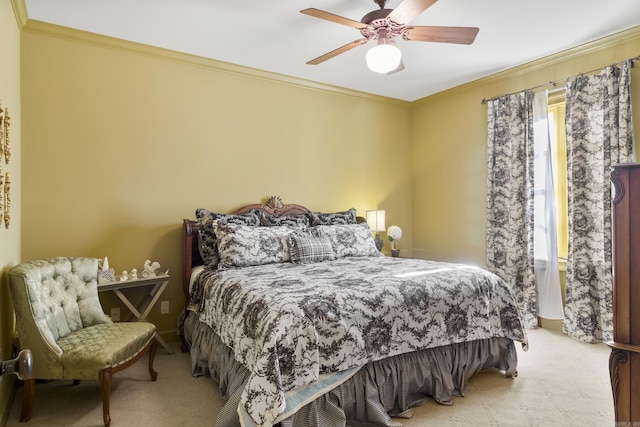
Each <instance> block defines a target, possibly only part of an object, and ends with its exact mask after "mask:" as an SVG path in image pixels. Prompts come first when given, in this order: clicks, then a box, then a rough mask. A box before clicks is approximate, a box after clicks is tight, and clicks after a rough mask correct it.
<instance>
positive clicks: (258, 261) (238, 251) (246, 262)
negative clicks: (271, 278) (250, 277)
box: [213, 220, 304, 270]
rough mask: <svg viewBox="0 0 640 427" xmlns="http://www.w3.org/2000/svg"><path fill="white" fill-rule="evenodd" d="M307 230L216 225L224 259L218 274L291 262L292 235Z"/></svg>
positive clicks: (219, 246) (219, 245) (224, 221)
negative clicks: (221, 271)
mask: <svg viewBox="0 0 640 427" xmlns="http://www.w3.org/2000/svg"><path fill="white" fill-rule="evenodd" d="M303 229H304V227H302V226H297V227H287V226H277V225H276V226H273V227H251V226H246V225H238V224H232V223H228V222H227V221H226V220H217V221H214V222H213V230H214V232H215V234H216V239H217V241H218V253H219V255H220V262H219V263H218V270H224V269H227V268H232V267H248V266H252V265H263V264H274V263H279V262H290V261H291V252H290V249H289V235H290V234H291V233H293V232H295V231H300V230H303Z"/></svg>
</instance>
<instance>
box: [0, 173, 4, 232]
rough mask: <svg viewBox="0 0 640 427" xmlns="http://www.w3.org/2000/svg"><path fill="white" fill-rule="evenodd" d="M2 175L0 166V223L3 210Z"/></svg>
mask: <svg viewBox="0 0 640 427" xmlns="http://www.w3.org/2000/svg"><path fill="white" fill-rule="evenodd" d="M3 182H4V175H2V167H0V224H1V223H2V218H3V216H2V215H3V211H4V186H3V185H2V184H3Z"/></svg>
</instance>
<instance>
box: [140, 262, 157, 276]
mask: <svg viewBox="0 0 640 427" xmlns="http://www.w3.org/2000/svg"><path fill="white" fill-rule="evenodd" d="M159 268H160V264H159V263H158V262H156V261H153V262H151V261H150V260H146V261H145V262H144V270H143V271H142V277H145V278H146V277H156V270H158V269H159Z"/></svg>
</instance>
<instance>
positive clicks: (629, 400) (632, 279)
mask: <svg viewBox="0 0 640 427" xmlns="http://www.w3.org/2000/svg"><path fill="white" fill-rule="evenodd" d="M611 182H612V183H613V187H614V189H615V190H614V197H613V342H609V343H608V344H609V346H610V347H611V356H610V358H609V373H610V375H611V388H612V391H613V403H614V407H615V416H616V425H636V424H635V423H639V424H638V425H640V163H625V164H619V165H615V166H613V167H612V171H611ZM627 423H628V424H627Z"/></svg>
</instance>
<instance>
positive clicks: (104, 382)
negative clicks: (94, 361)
mask: <svg viewBox="0 0 640 427" xmlns="http://www.w3.org/2000/svg"><path fill="white" fill-rule="evenodd" d="M112 378H113V372H112V368H105V369H103V370H101V371H100V375H99V379H100V385H101V386H102V419H103V420H104V427H109V425H110V424H111V416H110V415H109V401H110V400H111V380H112Z"/></svg>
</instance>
